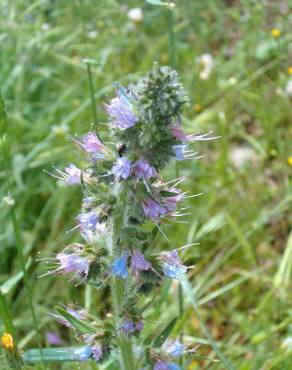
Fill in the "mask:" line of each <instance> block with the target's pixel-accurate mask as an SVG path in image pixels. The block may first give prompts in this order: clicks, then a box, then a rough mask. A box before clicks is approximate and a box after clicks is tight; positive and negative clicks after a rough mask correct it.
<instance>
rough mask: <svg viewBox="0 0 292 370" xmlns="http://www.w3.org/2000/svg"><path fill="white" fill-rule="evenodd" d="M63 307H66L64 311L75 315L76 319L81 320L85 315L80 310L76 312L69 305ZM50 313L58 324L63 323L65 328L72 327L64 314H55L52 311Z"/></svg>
mask: <svg viewBox="0 0 292 370" xmlns="http://www.w3.org/2000/svg"><path fill="white" fill-rule="evenodd" d="M65 308H66V311H67V312H68V313H69V314H70V315H71V316H73V317H75V318H76V319H77V320H83V319H84V318H85V316H84V315H83V314H82V313H81V312H77V311H76V310H74V309H73V308H71V307H65ZM50 315H51V316H53V317H54V319H56V320H57V321H58V322H59V323H60V324H62V325H65V326H66V327H67V328H73V326H72V324H71V323H70V322H69V321H68V320H67V319H65V317H64V316H61V315H57V314H54V313H51V314H50Z"/></svg>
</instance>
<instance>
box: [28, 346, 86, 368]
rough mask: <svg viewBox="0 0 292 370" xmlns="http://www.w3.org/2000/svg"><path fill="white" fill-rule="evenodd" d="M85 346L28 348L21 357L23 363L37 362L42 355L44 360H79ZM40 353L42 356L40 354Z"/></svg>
mask: <svg viewBox="0 0 292 370" xmlns="http://www.w3.org/2000/svg"><path fill="white" fill-rule="evenodd" d="M85 348H86V347H63V348H44V349H42V351H40V350H39V349H30V350H28V351H26V352H25V353H24V354H23V356H22V359H23V361H24V363H25V364H37V363H39V362H40V361H41V359H42V357H43V360H44V362H68V361H80V354H82V351H83V350H84V349H85ZM41 354H42V356H41Z"/></svg>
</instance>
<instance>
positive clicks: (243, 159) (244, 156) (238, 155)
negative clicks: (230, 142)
mask: <svg viewBox="0 0 292 370" xmlns="http://www.w3.org/2000/svg"><path fill="white" fill-rule="evenodd" d="M229 159H230V161H231V162H232V164H233V165H234V166H235V167H236V168H238V169H240V168H242V167H244V166H245V165H246V164H252V165H256V164H257V162H258V161H259V156H258V155H257V153H256V152H255V151H254V149H253V148H251V147H249V146H235V147H233V148H231V150H230V153H229Z"/></svg>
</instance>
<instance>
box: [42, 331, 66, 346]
mask: <svg viewBox="0 0 292 370" xmlns="http://www.w3.org/2000/svg"><path fill="white" fill-rule="evenodd" d="M46 337H47V341H48V343H49V344H50V345H51V346H59V345H61V344H62V343H63V341H62V339H61V338H60V337H59V335H58V334H55V333H52V332H47V334H46Z"/></svg>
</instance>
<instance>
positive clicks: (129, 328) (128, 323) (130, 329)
mask: <svg viewBox="0 0 292 370" xmlns="http://www.w3.org/2000/svg"><path fill="white" fill-rule="evenodd" d="M121 329H122V331H123V332H124V333H125V334H127V335H128V334H132V333H134V331H135V325H134V323H133V320H131V319H126V320H124V321H123V323H122V327H121Z"/></svg>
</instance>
